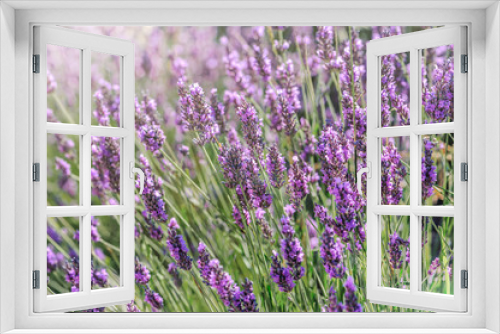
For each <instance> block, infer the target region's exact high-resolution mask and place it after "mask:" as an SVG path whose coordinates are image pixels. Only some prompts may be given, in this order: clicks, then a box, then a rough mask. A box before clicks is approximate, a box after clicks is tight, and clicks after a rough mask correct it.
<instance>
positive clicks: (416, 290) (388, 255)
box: [358, 26, 467, 311]
mask: <svg viewBox="0 0 500 334" xmlns="http://www.w3.org/2000/svg"><path fill="white" fill-rule="evenodd" d="M465 29H466V28H464V27H458V26H456V27H444V28H436V29H431V30H427V31H422V32H416V33H410V34H406V35H399V36H393V37H387V38H381V39H378V40H372V41H370V42H369V43H368V47H367V67H368V68H367V71H368V73H367V76H368V78H367V93H368V106H367V107H368V109H367V117H368V121H367V122H368V128H367V164H368V168H367V170H368V175H367V180H368V181H367V219H368V221H367V233H368V278H367V297H368V299H369V300H370V301H371V302H372V303H378V304H386V305H392V306H402V307H408V308H414V309H423V310H440V311H466V296H467V293H466V291H467V290H466V289H464V288H462V286H461V278H462V275H465V274H466V273H462V271H463V270H467V254H466V249H467V238H466V224H467V198H466V197H467V182H464V181H462V179H461V172H462V167H461V164H462V163H467V145H466V141H467V128H466V113H467V108H466V106H467V94H466V93H467V92H466V90H467V87H466V76H467V75H466V74H465V73H462V72H466V70H464V69H462V68H461V65H462V58H463V57H462V55H465V54H466V31H465ZM428 55H434V56H435V57H434V58H435V59H439V60H440V61H438V62H437V63H429V62H428V59H431V58H433V57H427V56H428ZM397 71H402V74H401V72H400V73H398V75H396V73H397ZM395 78H406V81H404V82H403V80H399V79H395ZM398 80H399V81H400V82H398ZM465 167H466V166H465ZM358 179H359V178H358ZM410 259H411V260H410Z"/></svg>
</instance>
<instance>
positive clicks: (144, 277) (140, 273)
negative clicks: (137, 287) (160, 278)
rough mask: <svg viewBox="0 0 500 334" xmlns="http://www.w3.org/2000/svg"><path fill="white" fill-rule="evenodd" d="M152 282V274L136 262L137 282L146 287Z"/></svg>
mask: <svg viewBox="0 0 500 334" xmlns="http://www.w3.org/2000/svg"><path fill="white" fill-rule="evenodd" d="M150 280H151V274H150V273H149V270H148V268H147V267H146V266H145V265H143V264H142V263H140V262H139V261H137V260H135V282H136V283H138V284H142V285H146V284H148V283H149V281H150Z"/></svg>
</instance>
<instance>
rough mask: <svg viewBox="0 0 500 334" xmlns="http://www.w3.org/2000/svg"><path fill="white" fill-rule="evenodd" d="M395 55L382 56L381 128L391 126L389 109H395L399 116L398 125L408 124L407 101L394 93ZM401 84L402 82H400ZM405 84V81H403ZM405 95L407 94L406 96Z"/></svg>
mask: <svg viewBox="0 0 500 334" xmlns="http://www.w3.org/2000/svg"><path fill="white" fill-rule="evenodd" d="M396 57H397V55H396V54H390V55H385V56H382V70H381V72H382V78H381V84H382V86H381V102H382V106H381V108H382V109H381V110H382V126H383V127H386V126H391V107H392V108H395V110H396V114H397V115H398V116H399V118H400V121H399V125H409V124H410V115H409V113H410V109H409V108H408V103H409V101H408V99H407V98H404V97H403V96H402V95H401V94H398V93H397V92H396V79H395V69H396V65H395V64H396ZM400 81H401V84H403V80H400ZM404 83H406V80H405V81H404ZM406 95H407V94H406Z"/></svg>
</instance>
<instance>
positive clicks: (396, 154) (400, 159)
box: [381, 137, 410, 205]
mask: <svg viewBox="0 0 500 334" xmlns="http://www.w3.org/2000/svg"><path fill="white" fill-rule="evenodd" d="M381 142H382V154H381V176H382V184H381V187H382V188H381V194H382V199H381V203H382V204H383V205H398V204H399V205H408V204H409V203H410V137H391V138H381Z"/></svg>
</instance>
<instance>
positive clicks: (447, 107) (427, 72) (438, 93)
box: [422, 45, 454, 124]
mask: <svg viewBox="0 0 500 334" xmlns="http://www.w3.org/2000/svg"><path fill="white" fill-rule="evenodd" d="M453 73H454V57H453V45H444V46H438V47H435V48H430V49H424V50H422V123H424V124H427V123H445V122H453V91H454V85H453Z"/></svg>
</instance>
